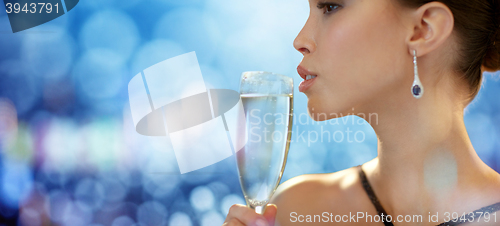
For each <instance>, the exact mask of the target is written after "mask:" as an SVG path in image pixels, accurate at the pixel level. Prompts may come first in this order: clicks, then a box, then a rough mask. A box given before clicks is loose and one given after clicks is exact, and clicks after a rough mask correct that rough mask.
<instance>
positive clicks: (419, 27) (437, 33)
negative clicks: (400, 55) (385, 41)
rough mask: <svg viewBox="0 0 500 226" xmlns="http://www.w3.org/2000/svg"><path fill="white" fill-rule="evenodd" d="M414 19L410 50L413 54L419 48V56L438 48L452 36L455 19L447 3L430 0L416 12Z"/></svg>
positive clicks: (409, 44)
mask: <svg viewBox="0 0 500 226" xmlns="http://www.w3.org/2000/svg"><path fill="white" fill-rule="evenodd" d="M412 21H413V24H412V26H413V32H412V33H411V36H410V39H409V41H408V47H409V52H410V54H412V55H413V50H417V54H418V56H422V55H425V54H427V53H429V52H431V51H433V50H435V49H437V48H438V47H439V46H441V44H443V43H444V41H446V39H448V37H450V35H451V33H452V31H453V26H454V21H455V20H454V18H453V13H452V12H451V10H450V9H449V8H448V7H447V6H446V5H445V4H443V3H440V2H430V3H427V4H424V5H422V6H421V7H420V8H418V9H417V10H416V11H415V12H414V15H413V19H412Z"/></svg>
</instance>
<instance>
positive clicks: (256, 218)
mask: <svg viewBox="0 0 500 226" xmlns="http://www.w3.org/2000/svg"><path fill="white" fill-rule="evenodd" d="M277 211H278V208H277V207H276V205H273V204H268V205H267V206H266V209H265V212H264V214H263V215H260V214H258V213H256V212H255V210H252V209H250V208H248V207H246V206H244V205H239V204H235V205H233V206H231V208H230V209H229V213H228V214H227V217H226V221H224V224H223V225H222V226H274V219H275V217H276V213H277Z"/></svg>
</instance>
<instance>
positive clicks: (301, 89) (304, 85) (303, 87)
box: [299, 78, 316, 92]
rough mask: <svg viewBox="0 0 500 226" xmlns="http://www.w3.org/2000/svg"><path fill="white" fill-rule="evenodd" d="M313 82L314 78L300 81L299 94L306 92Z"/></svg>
mask: <svg viewBox="0 0 500 226" xmlns="http://www.w3.org/2000/svg"><path fill="white" fill-rule="evenodd" d="M314 81H316V78H312V79H309V80H304V81H302V82H301V83H300V85H299V92H305V91H306V90H308V89H309V87H311V86H312V85H313V83H314Z"/></svg>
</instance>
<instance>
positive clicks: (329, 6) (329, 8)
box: [318, 2, 340, 14]
mask: <svg viewBox="0 0 500 226" xmlns="http://www.w3.org/2000/svg"><path fill="white" fill-rule="evenodd" d="M339 7H340V5H339V4H335V3H328V2H322V3H318V9H322V10H323V14H328V13H331V12H333V11H335V10H337V9H338V8H339Z"/></svg>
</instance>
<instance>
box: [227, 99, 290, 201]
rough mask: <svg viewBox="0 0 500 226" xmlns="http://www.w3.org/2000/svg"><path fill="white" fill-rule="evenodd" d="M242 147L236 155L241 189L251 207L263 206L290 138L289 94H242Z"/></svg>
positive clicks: (279, 173)
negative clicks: (244, 140) (245, 140)
mask: <svg viewBox="0 0 500 226" xmlns="http://www.w3.org/2000/svg"><path fill="white" fill-rule="evenodd" d="M241 100H242V103H243V108H244V111H245V115H246V122H245V123H244V127H245V128H240V129H239V130H238V131H240V134H239V136H246V138H247V139H248V140H247V143H246V145H245V146H244V147H243V148H242V149H241V150H239V151H237V153H236V160H237V165H238V173H239V176H240V183H241V188H242V190H243V194H244V196H245V199H246V202H247V205H248V206H249V207H251V208H254V209H255V208H256V207H263V206H265V205H266V204H267V203H268V202H269V200H270V198H271V196H272V195H273V193H274V191H275V190H276V188H277V187H278V184H279V182H280V180H281V176H282V175H283V171H284V170H285V163H286V157H287V154H288V148H289V145H290V139H291V128H292V115H293V113H292V112H293V94H269V95H263V94H242V95H241Z"/></svg>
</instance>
